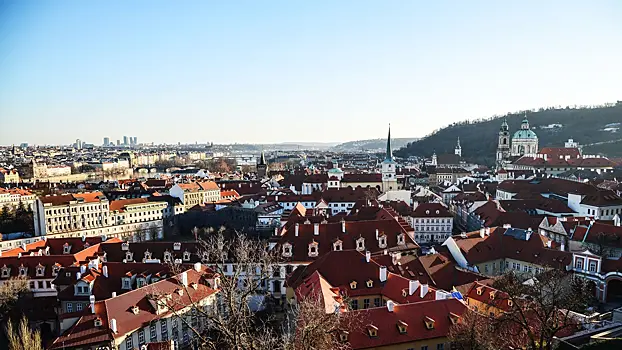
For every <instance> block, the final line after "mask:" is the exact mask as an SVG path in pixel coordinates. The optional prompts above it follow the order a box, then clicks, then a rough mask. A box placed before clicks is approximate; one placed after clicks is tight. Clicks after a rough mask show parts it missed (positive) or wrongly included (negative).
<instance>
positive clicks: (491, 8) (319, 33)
mask: <svg viewBox="0 0 622 350" xmlns="http://www.w3.org/2000/svg"><path fill="white" fill-rule="evenodd" d="M0 6H2V7H3V11H1V12H0V17H2V22H3V23H4V29H3V31H4V32H5V33H6V36H5V37H4V38H3V41H2V42H0V61H1V62H2V63H3V64H2V65H0V76H3V77H4V79H2V80H1V81H0V121H1V122H2V124H3V126H4V127H3V128H0V144H4V145H10V144H20V143H23V142H27V143H29V144H67V143H70V142H71V140H75V139H76V135H79V138H80V139H83V140H87V141H88V142H91V143H94V144H100V143H101V140H102V138H103V137H105V136H107V135H108V136H109V135H118V134H121V133H123V132H122V131H120V130H128V131H129V133H130V134H136V135H140V139H141V141H142V142H144V143H151V142H155V143H168V144H175V143H177V142H181V143H194V142H195V141H199V142H201V141H204V142H215V143H219V144H223V143H227V144H229V143H255V144H257V143H280V142H331V143H333V142H344V141H351V140H360V139H375V138H381V137H382V136H383V135H382V133H381V132H379V131H378V130H379V129H384V128H385V126H386V124H387V123H388V122H389V121H390V122H391V123H392V125H393V126H394V131H393V133H394V137H398V138H399V137H421V136H425V135H426V134H428V133H430V132H431V131H433V130H435V129H437V128H440V127H443V126H446V125H448V124H451V123H453V122H457V121H461V120H465V119H475V118H484V117H490V116H492V115H501V114H505V113H507V112H513V111H520V110H525V109H533V108H539V107H548V106H557V105H561V106H565V105H594V104H601V103H606V102H615V101H617V100H619V99H620V96H619V95H616V94H618V93H619V91H622V83H621V82H622V71H620V70H619V69H616V63H617V62H620V61H622V48H620V47H619V46H617V45H613V44H612V43H615V42H616V39H617V38H619V36H620V34H622V23H620V21H619V20H618V19H619V16H620V14H622V4H619V3H617V2H615V1H599V2H592V3H584V2H580V1H551V2H547V3H541V2H536V1H527V2H523V3H521V4H520V5H514V4H498V3H495V2H492V1H477V2H473V3H469V4H463V3H461V2H457V1H443V2H438V3H436V2H435V3H433V4H423V3H414V2H400V1H396V2H392V3H389V4H383V6H382V7H380V6H377V4H374V2H371V1H341V2H338V3H333V2H314V3H313V4H299V3H288V2H277V3H271V4H263V3H262V4H259V3H254V2H238V3H236V4H231V3H227V4H223V3H213V2H187V3H184V4H183V5H179V4H167V3H153V2H148V3H147V2H141V1H136V2H132V3H125V2H119V1H116V2H115V1H113V2H107V3H106V4H96V3H90V2H89V3H71V5H69V4H68V3H61V2H55V3H38V2H33V1H8V2H5V3H3V5H0ZM147 6H148V8H149V11H145V8H147ZM61 15H62V16H61ZM110 23H115V26H110ZM162 23H168V24H169V25H166V26H164V25H161V24H162ZM111 140H115V141H116V137H111ZM113 142H114V141H113Z"/></svg>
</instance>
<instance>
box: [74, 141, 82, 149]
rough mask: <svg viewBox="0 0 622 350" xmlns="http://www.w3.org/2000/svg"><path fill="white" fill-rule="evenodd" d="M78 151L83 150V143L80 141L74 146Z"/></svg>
mask: <svg viewBox="0 0 622 350" xmlns="http://www.w3.org/2000/svg"><path fill="white" fill-rule="evenodd" d="M74 146H75V147H76V148H77V149H82V141H80V139H77V140H76V144H75V145H74Z"/></svg>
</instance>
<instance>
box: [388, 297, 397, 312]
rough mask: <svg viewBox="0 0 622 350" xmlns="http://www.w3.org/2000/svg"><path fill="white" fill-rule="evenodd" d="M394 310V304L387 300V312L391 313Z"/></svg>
mask: <svg viewBox="0 0 622 350" xmlns="http://www.w3.org/2000/svg"><path fill="white" fill-rule="evenodd" d="M394 308H395V303H394V302H393V301H392V300H387V310H388V311H389V312H393V309H394Z"/></svg>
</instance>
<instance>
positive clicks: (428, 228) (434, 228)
mask: <svg viewBox="0 0 622 350" xmlns="http://www.w3.org/2000/svg"><path fill="white" fill-rule="evenodd" d="M415 230H416V231H444V232H447V231H451V226H416V227H415Z"/></svg>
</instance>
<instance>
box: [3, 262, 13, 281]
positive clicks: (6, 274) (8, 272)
mask: <svg viewBox="0 0 622 350" xmlns="http://www.w3.org/2000/svg"><path fill="white" fill-rule="evenodd" d="M10 275H11V269H10V268H9V267H7V266H6V265H4V266H2V277H3V278H6V277H9V276H10Z"/></svg>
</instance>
